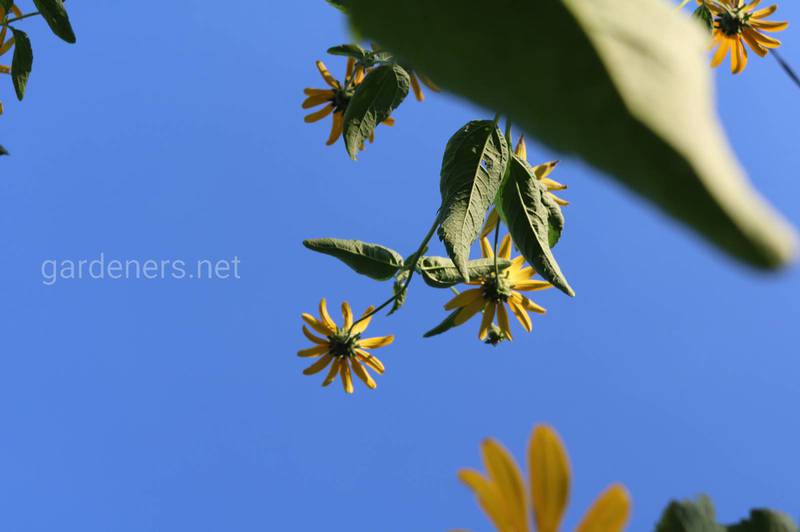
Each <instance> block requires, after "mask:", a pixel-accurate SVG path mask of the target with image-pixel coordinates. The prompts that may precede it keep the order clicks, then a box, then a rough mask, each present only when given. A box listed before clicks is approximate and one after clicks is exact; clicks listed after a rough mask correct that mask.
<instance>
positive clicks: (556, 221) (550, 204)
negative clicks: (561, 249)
mask: <svg viewBox="0 0 800 532" xmlns="http://www.w3.org/2000/svg"><path fill="white" fill-rule="evenodd" d="M542 203H543V204H544V206H545V207H546V208H547V242H548V244H549V245H550V247H551V248H552V247H555V245H556V244H558V241H559V240H561V233H563V232H564V213H562V212H561V207H560V206H559V205H558V203H556V200H554V199H553V196H551V195H550V194H544V195H543V196H542Z"/></svg>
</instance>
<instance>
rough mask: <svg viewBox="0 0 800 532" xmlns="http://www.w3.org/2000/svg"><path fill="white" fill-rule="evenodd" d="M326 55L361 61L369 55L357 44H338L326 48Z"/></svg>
mask: <svg viewBox="0 0 800 532" xmlns="http://www.w3.org/2000/svg"><path fill="white" fill-rule="evenodd" d="M328 53H329V54H331V55H343V56H345V57H353V58H355V59H358V60H360V61H363V60H365V59H366V58H367V56H368V55H369V52H368V51H367V50H365V49H363V48H362V47H360V46H359V45H357V44H340V45H339V46H332V47H330V48H328Z"/></svg>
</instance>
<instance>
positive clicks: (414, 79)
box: [407, 69, 442, 102]
mask: <svg viewBox="0 0 800 532" xmlns="http://www.w3.org/2000/svg"><path fill="white" fill-rule="evenodd" d="M407 72H408V77H409V78H411V88H412V90H413V91H414V97H415V98H416V99H417V101H418V102H423V101H425V93H424V92H422V86H420V84H419V82H420V81H421V82H422V84H423V85H425V86H426V87H428V88H429V89H430V90H432V91H433V92H441V90H442V89H440V88H439V87H438V86H436V84H435V83H434V82H432V81H431V80H430V79H428V78H427V77H425V76H423V75H422V74H420V73H419V72H416V71H414V70H411V69H407Z"/></svg>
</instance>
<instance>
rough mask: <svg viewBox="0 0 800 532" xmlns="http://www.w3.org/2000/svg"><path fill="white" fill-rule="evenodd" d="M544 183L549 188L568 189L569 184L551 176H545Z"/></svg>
mask: <svg viewBox="0 0 800 532" xmlns="http://www.w3.org/2000/svg"><path fill="white" fill-rule="evenodd" d="M542 184H543V185H544V186H545V187H546V188H547V190H567V185H565V184H563V183H559V182H558V181H554V180H552V179H550V178H549V177H543V178H542Z"/></svg>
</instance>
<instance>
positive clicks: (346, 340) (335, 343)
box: [328, 329, 361, 358]
mask: <svg viewBox="0 0 800 532" xmlns="http://www.w3.org/2000/svg"><path fill="white" fill-rule="evenodd" d="M360 339H361V334H350V333H349V332H348V331H347V329H336V334H332V335H330V336H328V345H329V348H330V351H329V353H330V354H331V355H332V356H335V357H343V358H345V357H350V356H353V355H355V353H356V352H355V349H356V347H358V341H359V340H360Z"/></svg>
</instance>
